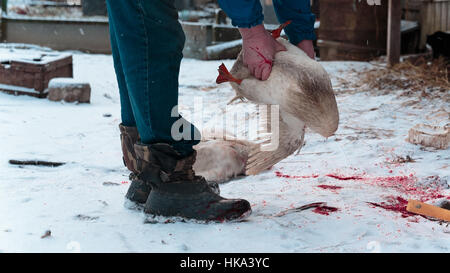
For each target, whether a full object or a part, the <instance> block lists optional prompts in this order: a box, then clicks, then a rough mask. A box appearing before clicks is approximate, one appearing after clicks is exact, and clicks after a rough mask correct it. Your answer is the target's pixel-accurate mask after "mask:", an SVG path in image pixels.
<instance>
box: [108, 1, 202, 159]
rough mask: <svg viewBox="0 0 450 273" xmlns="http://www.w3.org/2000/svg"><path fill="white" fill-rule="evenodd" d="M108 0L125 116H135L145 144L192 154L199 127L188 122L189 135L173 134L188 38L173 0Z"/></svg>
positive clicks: (115, 59) (114, 54)
mask: <svg viewBox="0 0 450 273" xmlns="http://www.w3.org/2000/svg"><path fill="white" fill-rule="evenodd" d="M107 4H108V13H109V18H110V25H111V26H110V29H112V31H111V37H112V38H111V43H112V49H113V58H114V66H115V69H116V74H117V79H118V83H119V89H120V94H121V106H122V122H124V121H125V119H127V122H131V121H132V119H131V118H130V117H134V119H135V123H136V126H137V128H138V131H139V134H140V136H141V141H142V142H143V143H145V144H151V143H158V142H164V143H169V144H171V145H173V146H174V148H175V149H177V150H178V151H179V152H181V153H182V154H183V155H187V154H190V153H191V152H192V151H193V150H192V146H193V145H195V144H197V143H198V140H193V136H194V131H195V130H196V129H195V127H194V126H193V125H192V124H190V123H185V124H186V125H187V127H188V128H184V129H185V130H186V129H190V130H191V131H190V132H191V134H190V135H191V138H190V139H191V140H178V139H177V141H176V140H174V138H173V137H172V135H171V129H172V125H173V124H174V122H175V121H177V120H178V119H179V117H178V116H176V117H172V116H171V112H172V109H173V107H174V106H176V105H177V104H178V74H179V70H180V62H181V58H182V56H183V55H182V50H183V46H184V41H185V36H184V32H183V30H182V28H181V25H180V23H179V22H178V13H177V11H176V9H175V7H174V0H158V1H154V0H152V1H148V0H132V1H130V0H107ZM114 51H116V53H114ZM121 82H124V83H125V84H121ZM127 98H128V101H127ZM130 109H131V110H132V111H131V113H130ZM124 125H126V124H124ZM197 132H198V131H197ZM198 135H199V134H197V136H198Z"/></svg>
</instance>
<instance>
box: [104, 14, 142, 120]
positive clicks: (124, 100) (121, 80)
mask: <svg viewBox="0 0 450 273" xmlns="http://www.w3.org/2000/svg"><path fill="white" fill-rule="evenodd" d="M109 34H110V40H111V50H112V55H113V60H114V68H115V71H116V78H117V84H118V85H119V93H120V108H121V117H122V124H123V125H124V126H131V127H135V126H136V120H135V118H134V115H133V109H132V108H131V103H130V97H129V95H128V88H127V85H126V82H125V75H124V73H123V68H122V64H121V62H120V55H119V49H118V47H117V38H116V35H117V34H116V30H115V28H114V20H112V19H111V17H110V18H109Z"/></svg>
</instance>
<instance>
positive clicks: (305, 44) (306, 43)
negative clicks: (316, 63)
mask: <svg viewBox="0 0 450 273" xmlns="http://www.w3.org/2000/svg"><path fill="white" fill-rule="evenodd" d="M297 47H299V48H300V49H301V50H303V51H304V52H305V53H306V55H308V56H309V57H310V58H311V59H313V60H314V57H315V56H316V53H315V52H314V46H313V42H312V41H311V40H303V41H301V42H300V43H298V44H297Z"/></svg>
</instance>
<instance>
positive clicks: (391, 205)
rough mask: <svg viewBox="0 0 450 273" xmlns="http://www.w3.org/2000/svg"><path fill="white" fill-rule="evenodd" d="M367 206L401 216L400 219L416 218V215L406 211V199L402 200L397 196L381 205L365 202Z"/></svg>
mask: <svg viewBox="0 0 450 273" xmlns="http://www.w3.org/2000/svg"><path fill="white" fill-rule="evenodd" d="M367 203H368V204H370V205H372V206H375V207H380V208H383V209H385V210H389V211H394V212H398V213H401V214H402V217H404V218H406V217H410V216H416V214H414V213H411V212H409V211H407V210H406V206H407V205H408V201H407V200H406V199H403V198H402V197H400V196H397V197H395V198H391V199H390V200H389V201H388V202H381V203H373V202H367Z"/></svg>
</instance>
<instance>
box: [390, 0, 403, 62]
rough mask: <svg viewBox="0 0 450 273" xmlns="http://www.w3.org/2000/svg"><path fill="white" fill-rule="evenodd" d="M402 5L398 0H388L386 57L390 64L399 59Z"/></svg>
mask: <svg viewBox="0 0 450 273" xmlns="http://www.w3.org/2000/svg"><path fill="white" fill-rule="evenodd" d="M401 16H402V6H401V1H400V0H389V12H388V37H387V58H388V62H389V65H390V66H393V65H395V64H397V63H399V61H400V41H401V38H400V34H401V33H400V24H401V19H402V18H401Z"/></svg>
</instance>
